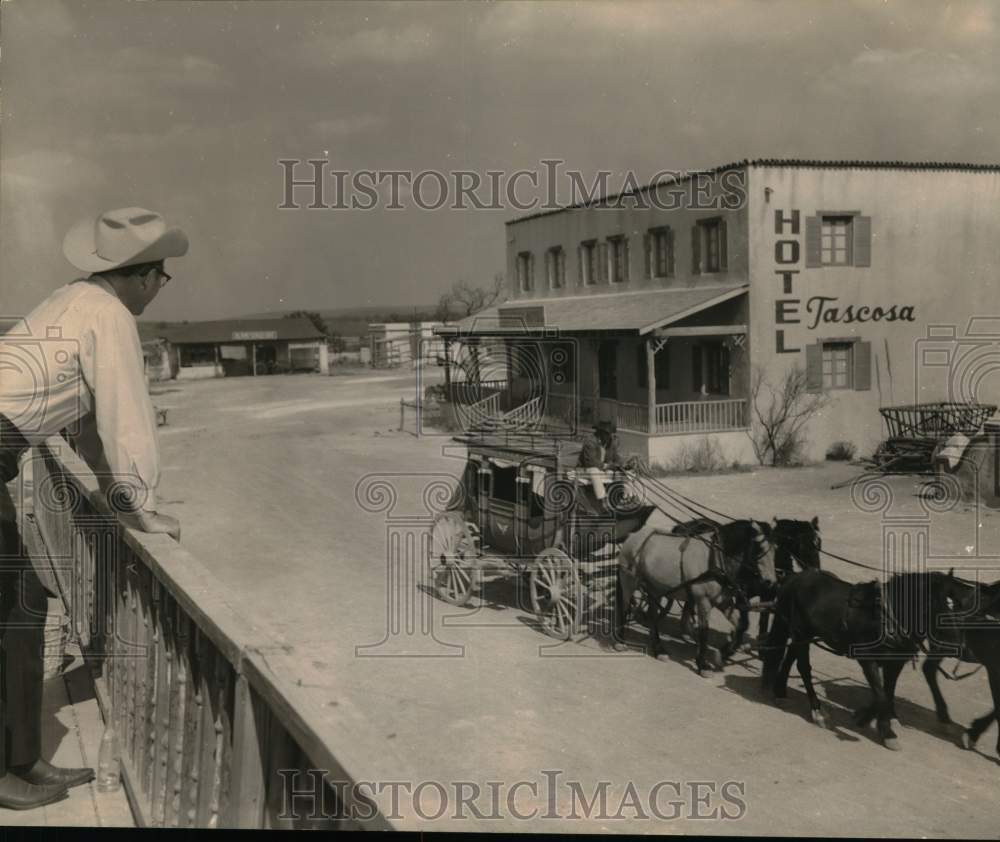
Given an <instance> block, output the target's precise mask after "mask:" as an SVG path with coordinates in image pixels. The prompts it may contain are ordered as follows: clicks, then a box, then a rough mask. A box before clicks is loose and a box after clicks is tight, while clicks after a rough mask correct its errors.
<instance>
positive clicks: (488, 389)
mask: <svg viewBox="0 0 1000 842" xmlns="http://www.w3.org/2000/svg"><path fill="white" fill-rule="evenodd" d="M508 387H509V384H508V382H507V381H506V380H476V381H472V380H468V381H467V380H452V381H451V388H450V393H449V395H448V399H449V400H450V401H451V402H452V403H456V404H472V403H477V402H479V401H481V400H483V399H485V398H487V397H489V396H490V394H492V393H501V392H506V391H507V389H508Z"/></svg>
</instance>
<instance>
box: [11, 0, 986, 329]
mask: <svg viewBox="0 0 1000 842" xmlns="http://www.w3.org/2000/svg"><path fill="white" fill-rule="evenodd" d="M0 15H2V39H3V45H2V49H3V52H2V64H0V70H2V77H3V78H2V81H3V94H4V96H3V118H2V156H0V179H2V208H0V211H2V216H0V234H2V253H0V272H2V278H0V282H2V286H0V310H2V313H0V314H2V315H14V314H19V313H22V312H25V311H26V310H27V309H30V307H32V306H33V305H34V304H35V303H36V302H37V301H38V300H40V299H41V298H42V297H43V296H44V295H45V294H47V293H48V292H49V291H50V290H51V289H53V288H54V287H55V286H57V285H59V284H60V283H63V282H65V281H67V280H70V279H71V278H72V277H73V276H74V270H73V269H72V267H70V266H69V264H68V263H66V262H65V260H64V259H63V258H62V255H61V243H62V237H63V234H64V233H65V230H66V229H67V228H68V226H69V225H70V224H71V223H72V222H73V221H74V220H76V219H77V218H79V217H81V216H84V215H87V214H96V213H97V212H99V211H101V210H104V209H108V208H114V207H121V206H126V205H139V206H143V207H148V208H152V209H154V210H159V211H161V212H162V213H164V214H165V215H166V216H167V217H168V219H169V220H171V221H174V222H176V224H179V225H181V226H183V227H184V228H185V229H187V231H188V232H189V235H190V237H191V252H190V254H189V256H188V257H186V258H183V259H181V260H177V261H173V265H172V266H171V267H169V268H170V271H171V272H172V273H173V274H174V276H175V280H174V281H173V282H172V283H171V284H170V285H169V286H168V287H167V288H166V290H165V291H164V292H163V293H162V294H161V295H160V297H159V298H158V299H157V301H156V302H155V303H154V304H153V305H152V306H151V307H150V309H149V310H148V311H147V314H146V317H148V318H156V319H175V318H186V319H202V318H221V317H226V316H236V315H241V314H246V313H250V312H256V311H262V310H272V309H289V308H299V307H303V308H326V307H351V306H362V305H367V304H380V305H381V304H384V305H390V306H404V305H414V304H424V303H432V302H434V301H435V300H436V299H437V297H438V296H439V294H440V293H441V292H442V291H444V290H445V289H446V288H447V287H449V286H450V285H451V284H452V283H453V282H454V281H456V280H458V279H460V278H463V279H466V280H469V281H472V282H475V283H482V284H486V283H488V282H489V280H490V278H492V276H493V275H494V273H496V272H498V271H502V269H503V263H504V256H503V255H504V231H503V222H504V221H505V220H506V219H510V218H512V217H515V216H517V215H519V214H518V211H517V210H516V209H514V208H509V207H508V208H505V209H502V210H492V211H484V210H471V209H470V210H466V211H443V210H442V211H436V212H429V211H422V210H419V209H417V208H415V207H413V205H412V203H409V204H408V206H407V209H406V210H402V211H388V210H372V211H342V210H341V211H337V210H325V211H322V210H299V211H288V210H284V211H282V210H278V208H277V206H278V204H279V203H280V202H281V200H282V171H281V169H280V168H279V166H278V164H277V160H278V159H279V158H283V157H287V158H302V159H305V158H309V157H314V158H315V157H322V158H326V159H328V160H329V161H330V166H331V167H332V168H335V169H344V170H352V171H353V170H358V169H377V168H383V169H399V170H403V169H410V170H416V171H419V170H424V169H439V170H444V171H448V170H454V169H470V170H477V171H486V170H488V169H497V170H505V171H508V172H510V171H514V170H517V169H522V168H524V169H533V170H538V169H539V168H540V164H539V161H540V160H541V159H543V158H547V157H558V158H561V159H563V160H565V161H566V162H567V166H568V167H571V168H575V169H579V170H581V171H583V172H584V173H587V174H592V173H593V172H594V171H595V170H599V169H606V170H611V171H614V172H616V173H623V172H624V171H626V170H632V171H634V172H636V173H637V174H639V175H640V176H646V177H647V178H648V177H650V176H652V175H653V173H655V172H656V171H658V170H661V169H665V168H666V169H684V168H690V167H699V166H711V165H715V164H721V163H725V162H728V161H733V160H738V159H741V158H744V157H749V158H753V157H801V158H882V159H907V160H950V161H969V162H977V163H986V162H989V163H997V162H998V161H1000V152H998V138H1000V68H998V56H1000V43H998V41H1000V38H998V33H997V17H998V12H997V5H996V4H992V3H988V2H968V3H946V2H942V1H941V0H927V2H921V0H909V1H908V2H905V3H903V2H885V3H883V2H868V0H865V2H861V1H860V0H858V1H857V2H850V0H829V2H808V0H788V2H785V1H784V0H778V2H749V1H748V0H747V1H745V2H707V0H698V2H660V3H651V4H645V3H638V2H632V3H624V2H616V3H599V2H587V3H556V2H547V3H538V4H521V3H496V4H485V3H484V4H477V3H462V4H459V3H440V4H434V3H427V2H421V3H410V4H407V3H403V4H390V3H358V4H352V3H342V2H304V3H297V2H273V3H271V2H237V3H228V2H201V3H189V2H159V3H151V2H122V1H121V0H114V1H113V2H112V1H111V0H102V2H90V1H89V0H87V1H85V0H73V2H58V0H10V2H3V3H2V4H0ZM303 174H304V172H303Z"/></svg>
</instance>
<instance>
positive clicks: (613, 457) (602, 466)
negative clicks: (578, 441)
mask: <svg viewBox="0 0 1000 842" xmlns="http://www.w3.org/2000/svg"><path fill="white" fill-rule="evenodd" d="M621 465H622V458H621V453H620V452H619V449H618V436H617V435H616V434H615V424H614V422H613V421H598V422H597V424H595V425H594V431H593V432H592V433H591V434H590V435H589V436H587V438H585V439H584V440H583V449H582V450H581V451H580V457H579V460H578V462H577V466H578V467H580V468H584V469H586V472H587V473H588V474H589V475H590V483H591V485H593V487H594V496H595V497H596V498H597V499H598V500H599V501H601V503H602V505H604V506H605V507H607V504H606V503H605V502H604V501H605V491H604V480H605V471H607V470H609V469H612V468H618V467H621Z"/></svg>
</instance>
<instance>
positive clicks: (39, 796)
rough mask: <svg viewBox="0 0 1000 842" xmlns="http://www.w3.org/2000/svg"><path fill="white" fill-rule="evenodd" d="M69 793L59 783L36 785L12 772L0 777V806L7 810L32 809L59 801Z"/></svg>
mask: <svg viewBox="0 0 1000 842" xmlns="http://www.w3.org/2000/svg"><path fill="white" fill-rule="evenodd" d="M68 794H69V793H67V792H66V787H65V786H61V785H59V784H45V785H41V786H39V785H37V784H32V783H28V782H27V781H26V780H24V779H23V778H19V777H18V776H17V775H15V774H13V773H8V774H6V775H4V776H3V777H2V778H0V808H4V809H7V810H32V809H34V808H35V807H44V806H45V805H46V804H53V803H55V802H56V801H61V800H62V799H63V798H65V797H66V796H67V795H68Z"/></svg>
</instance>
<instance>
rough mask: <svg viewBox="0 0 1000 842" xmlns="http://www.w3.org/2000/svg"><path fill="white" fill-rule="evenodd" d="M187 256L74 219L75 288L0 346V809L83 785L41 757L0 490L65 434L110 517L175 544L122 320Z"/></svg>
mask: <svg viewBox="0 0 1000 842" xmlns="http://www.w3.org/2000/svg"><path fill="white" fill-rule="evenodd" d="M187 250H188V240H187V236H186V235H185V234H184V232H183V231H181V229H179V228H168V227H167V225H166V223H165V222H164V220H163V217H161V216H160V214H158V213H154V212H153V211H148V210H144V209H143V208H121V209H118V210H113V211H108V212H107V213H102V214H101V215H99V216H97V217H96V218H95V217H90V218H88V219H84V220H83V221H81V222H79V223H78V224H76V225H75V226H73V228H71V229H70V231H69V233H68V234H67V235H66V238H65V240H64V241H63V253H64V254H65V256H66V258H67V259H68V260H69V262H70V263H72V264H73V266H75V267H76V268H77V269H80V270H82V271H84V272H86V273H87V274H88V276H89V277H85V278H80V279H78V280H76V281H73V282H72V283H69V284H66V285H65V286H62V287H60V288H59V289H57V290H56V291H55V292H53V293H52V294H51V295H50V296H49V297H48V298H47V299H45V301H43V302H42V303H41V304H39V305H38V306H37V307H36V308H35V309H34V310H33V311H32V312H31V313H29V314H28V315H27V316H25V317H24V319H23V320H22V321H21V322H20V323H19V324H18V325H17V326H16V327H15V328H14V329H12V330H11V331H9V332H8V333H7V334H6V335H5V336H4V337H3V339H2V340H0V363H2V364H0V527H2V533H0V536H2V543H0V677H2V681H0V807H6V808H8V809H22V810H23V809H29V808H32V807H38V806H41V805H43V804H49V803H52V802H53V801H57V800H59V799H61V798H63V797H65V795H66V790H67V789H68V788H69V787H73V786H78V785H80V784H83V783H87V782H88V781H90V780H92V779H93V777H94V772H93V769H61V768H58V767H56V766H53V765H51V764H50V763H48V762H47V761H46V760H44V759H43V758H42V757H41V704H42V650H43V628H44V622H45V614H46V610H47V596H46V594H45V590H44V588H43V586H42V585H41V582H40V581H39V579H38V577H37V575H36V574H35V573H34V571H33V570H32V567H31V562H30V560H28V558H27V557H26V554H25V553H24V552H23V550H22V546H21V538H20V534H19V532H18V527H17V513H16V510H15V507H14V503H13V500H12V499H11V496H10V493H9V491H8V490H7V483H8V482H10V481H11V480H13V479H14V478H15V477H16V476H17V475H18V472H19V459H20V457H21V455H22V454H23V453H24V452H25V451H26V450H27V449H28V448H29V447H31V446H33V445H37V444H41V443H42V442H44V441H45V440H46V439H47V438H49V437H50V436H53V435H55V434H58V433H59V432H60V431H62V430H64V429H68V430H69V431H70V433H71V434H72V435H74V437H75V443H76V447H77V450H78V452H79V453H80V455H81V456H82V457H83V458H84V460H85V461H86V462H87V463H88V464H89V466H90V467H91V468H92V469H93V471H94V473H95V474H96V475H97V477H98V480H99V482H100V484H101V487H102V488H103V489H105V490H107V489H109V488H110V487H111V485H112V483H113V485H114V486H115V488H116V489H117V493H116V494H115V495H114V497H113V502H112V505H113V506H114V507H115V509H117V512H118V515H119V517H120V519H121V520H122V521H123V522H124V523H125V524H126V525H128V526H131V527H133V528H136V529H140V530H142V531H145V532H162V533H167V534H169V535H173V536H174V537H175V538H179V537H180V525H179V524H178V522H177V521H176V520H175V519H174V518H172V517H170V516H169V515H165V514H160V513H159V512H157V511H156V500H155V496H154V494H155V492H154V489H155V487H156V485H157V483H158V481H159V472H160V469H159V455H158V449H157V439H156V419H155V416H154V412H153V407H152V404H151V402H150V399H149V395H148V393H147V390H146V380H145V374H144V372H143V357H142V346H141V345H140V342H139V335H138V332H137V330H136V325H135V318H134V317H135V316H138V315H140V314H141V313H142V312H143V311H144V310H145V309H146V307H147V306H148V305H149V304H150V302H151V301H152V300H153V299H154V298H156V296H157V294H158V293H159V292H160V290H161V289H162V288H163V285H164V284H166V283H167V281H169V280H170V275H168V274H167V273H166V271H165V269H164V261H165V260H166V259H167V258H170V257H180V256H182V255H184V254H186V253H187ZM123 490H124V492H125V493H122V492H123ZM109 499H111V495H109ZM0 823H2V822H0Z"/></svg>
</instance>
